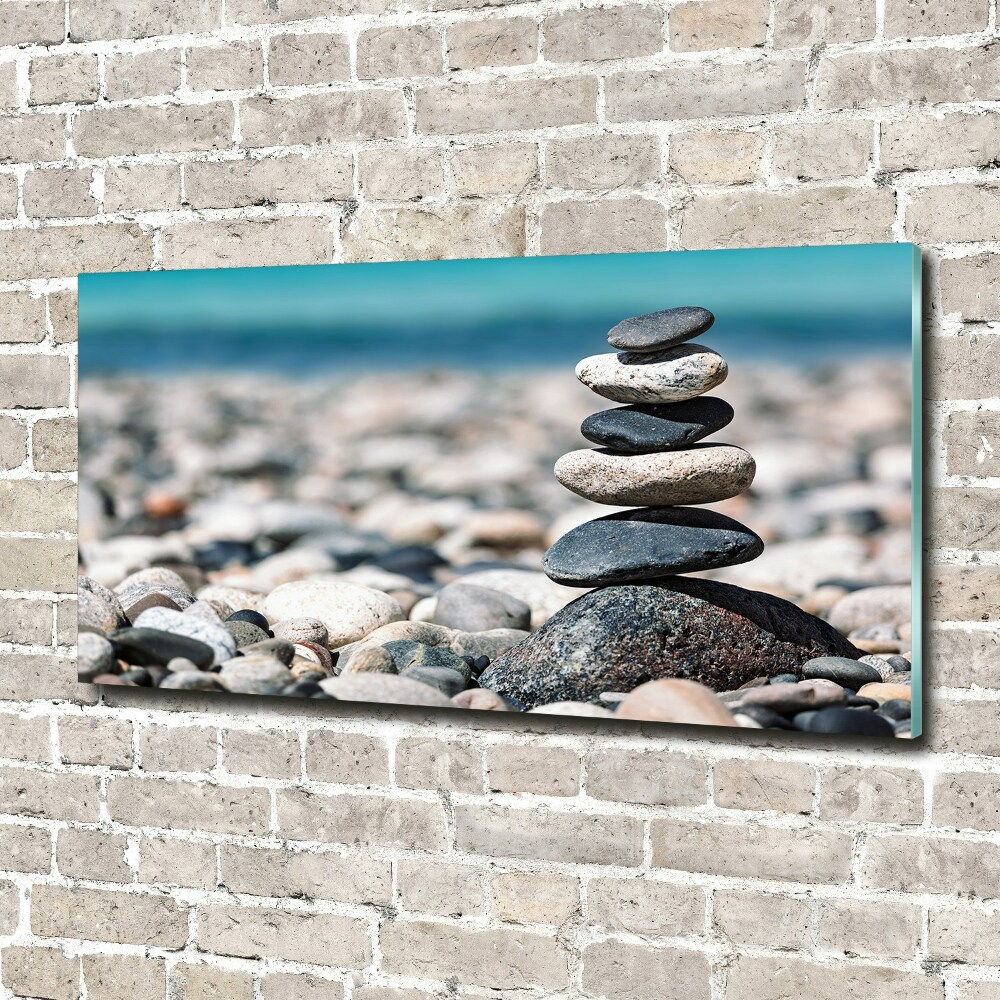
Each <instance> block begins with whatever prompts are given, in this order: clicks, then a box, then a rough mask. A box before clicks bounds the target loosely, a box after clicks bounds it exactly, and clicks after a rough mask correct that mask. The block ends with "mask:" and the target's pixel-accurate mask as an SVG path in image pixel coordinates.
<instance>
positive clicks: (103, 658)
mask: <svg viewBox="0 0 1000 1000" xmlns="http://www.w3.org/2000/svg"><path fill="white" fill-rule="evenodd" d="M76 651H77V652H76V673H77V677H78V678H79V679H80V680H81V681H85V682H88V683H89V682H90V681H92V680H93V679H94V678H95V677H96V676H97V675H98V674H107V673H113V672H114V671H115V670H117V668H118V659H117V657H116V656H115V647H114V646H113V645H111V643H110V642H109V641H108V640H107V639H105V638H104V636H103V635H98V634H97V633H96V632H81V633H80V634H79V636H77V640H76Z"/></svg>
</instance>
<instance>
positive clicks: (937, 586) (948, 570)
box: [927, 565, 1000, 622]
mask: <svg viewBox="0 0 1000 1000" xmlns="http://www.w3.org/2000/svg"><path fill="white" fill-rule="evenodd" d="M927 577H928V579H927V595H928V596H927V607H928V610H929V612H930V618H931V620H932V621H940V622H949V621H956V622H962V621H969V622H979V621H982V622H989V621H997V620H998V618H1000V607H998V606H997V604H996V602H995V600H994V594H995V592H996V570H995V569H994V568H993V567H989V566H934V565H932V566H930V567H929V572H928V574H927Z"/></svg>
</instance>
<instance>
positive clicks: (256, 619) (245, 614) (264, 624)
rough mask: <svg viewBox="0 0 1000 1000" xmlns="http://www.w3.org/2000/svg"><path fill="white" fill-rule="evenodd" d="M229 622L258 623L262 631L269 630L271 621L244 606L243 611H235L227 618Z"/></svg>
mask: <svg viewBox="0 0 1000 1000" xmlns="http://www.w3.org/2000/svg"><path fill="white" fill-rule="evenodd" d="M226 621H227V622H246V623H247V624H249V625H256V626H257V628H259V629H260V630H261V631H262V632H268V631H270V628H271V623H270V622H269V621H268V620H267V619H266V618H265V617H264V616H263V615H262V614H261V613H260V612H259V611H251V610H250V608H244V609H243V610H242V611H234V612H233V613H232V614H231V615H229V616H228V617H227V618H226Z"/></svg>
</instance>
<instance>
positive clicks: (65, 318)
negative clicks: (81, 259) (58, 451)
mask: <svg viewBox="0 0 1000 1000" xmlns="http://www.w3.org/2000/svg"><path fill="white" fill-rule="evenodd" d="M48 298H49V322H50V324H51V325H52V339H53V340H54V341H55V342H56V343H57V344H69V343H72V342H75V341H76V334H77V296H76V290H75V289H66V290H63V291H58V292H49V296H48ZM74 454H75V452H74ZM74 468H75V466H74ZM53 471H56V470H53Z"/></svg>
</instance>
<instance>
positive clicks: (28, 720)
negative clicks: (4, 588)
mask: <svg viewBox="0 0 1000 1000" xmlns="http://www.w3.org/2000/svg"><path fill="white" fill-rule="evenodd" d="M49 607H50V609H51V605H50V606H49ZM48 721H49V720H48V719H47V718H45V717H44V716H40V715H35V716H21V715H11V714H8V713H4V714H2V715H0V757H3V758H5V759H6V760H32V761H43V762H45V763H49V762H51V761H52V740H51V738H50V736H49V727H48Z"/></svg>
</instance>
